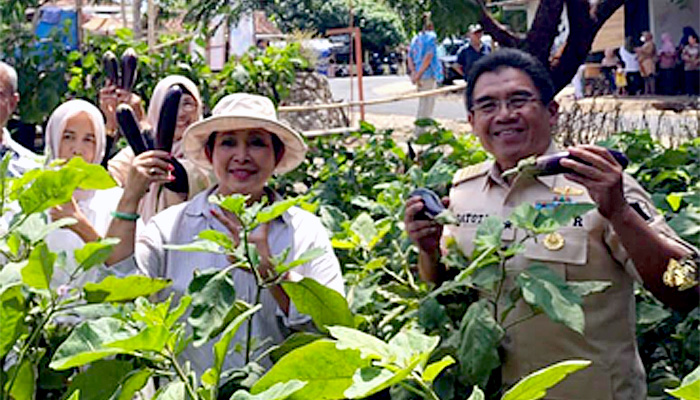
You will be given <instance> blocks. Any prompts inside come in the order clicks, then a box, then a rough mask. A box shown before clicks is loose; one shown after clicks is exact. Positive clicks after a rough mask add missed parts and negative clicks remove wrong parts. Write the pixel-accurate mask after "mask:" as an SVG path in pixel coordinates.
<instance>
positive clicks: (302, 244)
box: [114, 186, 345, 374]
mask: <svg viewBox="0 0 700 400" xmlns="http://www.w3.org/2000/svg"><path fill="white" fill-rule="evenodd" d="M215 190H216V186H215V187H212V188H210V189H208V190H206V191H204V192H201V193H199V194H198V195H197V196H195V197H194V198H193V199H192V200H191V201H189V202H186V203H182V204H179V205H176V206H173V207H170V208H168V209H166V210H164V211H162V212H161V213H159V214H157V215H156V216H155V217H153V218H152V219H151V221H150V222H149V223H148V224H147V225H146V227H145V228H144V229H143V231H142V232H141V234H139V235H138V237H137V239H136V244H135V249H134V254H133V255H132V256H131V257H129V258H127V259H125V260H122V261H121V262H120V263H117V264H116V265H114V268H116V269H118V270H120V271H122V272H123V271H127V270H129V269H132V270H136V269H138V270H139V271H140V272H141V273H144V274H147V275H149V276H152V277H161V278H168V279H171V280H172V286H171V288H170V290H171V291H173V292H175V294H176V297H180V296H181V295H182V294H184V293H185V292H186V291H187V287H188V285H189V283H190V281H191V280H192V277H193V273H194V272H195V271H197V270H200V271H203V270H206V269H209V268H216V269H223V268H226V267H227V266H229V265H230V262H229V261H228V260H227V258H226V257H225V256H223V255H221V254H213V253H203V252H181V251H173V250H167V249H164V248H163V246H164V245H166V244H186V243H191V242H192V241H194V239H195V238H196V237H197V235H198V233H199V232H201V231H203V230H207V229H215V230H217V231H220V232H224V233H227V234H228V233H229V232H228V230H227V229H226V228H225V227H224V226H223V225H222V224H221V223H220V222H219V221H218V220H217V219H216V218H215V217H213V216H212V215H211V212H210V211H211V210H212V209H215V208H216V207H217V206H215V205H212V204H211V203H209V201H208V200H207V198H208V197H209V196H210V195H211V194H212V193H213V192H214V191H215ZM268 243H269V246H270V251H271V253H272V255H279V254H281V253H282V252H283V251H284V250H285V249H287V248H289V249H290V252H289V255H288V260H293V259H295V258H297V257H298V256H299V255H301V254H302V253H304V252H305V251H307V250H310V249H313V248H322V249H324V250H325V253H324V254H323V255H322V256H321V257H318V258H316V259H314V260H312V261H310V262H308V263H306V264H303V265H301V266H299V267H297V268H295V269H294V271H295V272H296V273H297V274H299V275H302V276H304V277H308V278H312V279H314V280H316V281H317V282H319V283H321V284H323V285H325V286H327V287H329V288H331V289H333V290H335V291H337V292H339V293H341V294H343V295H344V294H345V291H344V290H345V289H344V283H343V277H342V273H341V270H340V264H339V262H338V259H337V258H336V256H335V253H334V252H333V248H332V246H331V243H330V240H329V239H328V232H327V231H326V229H325V227H324V226H323V224H321V221H320V220H319V219H318V218H317V217H316V216H314V215H313V214H311V213H309V212H307V211H304V210H302V209H300V208H298V207H292V208H290V209H289V210H288V211H287V212H285V213H284V214H283V215H282V216H281V217H280V218H277V219H276V220H274V221H272V222H270V229H269V234H268ZM232 278H233V281H234V285H235V289H236V298H237V299H241V300H244V301H246V302H247V303H249V304H252V303H253V302H254V301H255V294H256V288H257V285H256V282H255V278H254V276H253V275H252V274H251V273H250V272H247V271H244V270H241V269H235V270H234V271H233V272H232ZM168 295H169V293H162V294H161V296H163V297H167V296H168ZM260 301H261V304H262V306H263V307H262V310H260V311H258V312H257V313H256V314H255V315H254V317H253V325H252V334H253V336H254V337H257V338H258V343H259V341H260V340H264V339H265V338H269V339H271V340H272V344H279V343H281V342H282V341H283V340H284V337H285V336H286V333H287V332H285V331H288V330H295V329H299V328H302V327H304V326H306V325H308V324H309V322H310V318H309V317H308V316H306V315H303V314H301V313H299V312H298V311H297V309H296V307H294V305H293V304H290V309H289V313H288V315H285V314H284V313H283V312H282V310H281V309H280V308H279V306H278V304H277V302H276V301H275V299H274V297H273V296H272V294H271V293H270V292H269V291H267V290H264V291H263V292H262V295H261V300H260ZM246 330H247V326H243V327H242V328H241V329H240V330H239V331H238V333H237V334H236V336H235V338H234V340H233V343H236V342H238V343H241V344H242V343H243V342H244V340H245V337H246ZM212 342H213V341H210V342H209V343H207V344H205V345H203V346H202V347H199V348H195V347H193V346H189V347H188V349H187V350H185V352H184V354H183V358H184V359H186V360H188V361H189V362H190V363H191V364H192V366H193V368H194V370H195V371H197V372H198V373H200V374H201V373H202V372H203V371H204V370H205V369H206V368H207V367H209V366H211V364H212V361H213V356H212V344H213V343H212ZM268 347H269V346H268ZM264 363H265V362H264ZM244 364H245V362H244V357H243V355H242V354H240V353H232V354H230V355H229V356H228V357H227V358H226V362H225V368H233V367H242V366H243V365H244Z"/></svg>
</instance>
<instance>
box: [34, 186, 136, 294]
mask: <svg viewBox="0 0 700 400" xmlns="http://www.w3.org/2000/svg"><path fill="white" fill-rule="evenodd" d="M122 192H123V189H122V188H120V187H114V188H111V189H106V190H95V191H94V194H93V195H92V196H89V197H87V198H85V199H83V200H78V206H79V207H80V209H81V211H82V212H83V214H85V217H86V218H87V220H88V221H89V222H90V223H91V224H92V226H93V228H95V231H96V232H97V233H98V234H99V235H100V236H101V237H104V235H105V234H106V233H107V228H109V223H110V221H111V220H112V215H111V212H112V211H114V210H116V209H117V204H118V203H119V199H120V198H121V196H122ZM46 244H47V245H48V246H49V250H51V251H53V252H54V253H60V252H65V253H66V264H65V268H56V269H54V273H53V278H52V279H51V285H52V286H53V287H58V286H61V285H65V284H67V283H68V279H69V277H70V275H71V273H72V272H73V271H74V270H75V268H76V267H77V265H76V262H75V258H74V257H73V251H74V250H76V249H79V248H82V247H83V246H85V242H83V239H81V238H80V236H78V234H76V233H75V232H73V231H71V230H70V229H68V228H61V229H57V230H55V231H53V232H51V233H49V235H48V236H47V237H46ZM106 275H107V273H106V271H105V270H104V266H95V267H93V268H92V269H90V270H89V271H88V272H87V273H82V274H80V275H79V278H78V279H76V280H75V281H74V282H73V284H72V285H71V286H74V287H82V286H83V285H84V284H85V283H87V282H95V281H98V280H101V279H102V278H104V277H105V276H106Z"/></svg>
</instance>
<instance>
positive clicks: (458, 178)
mask: <svg viewBox="0 0 700 400" xmlns="http://www.w3.org/2000/svg"><path fill="white" fill-rule="evenodd" d="M490 167H491V162H490V161H484V162H480V163H479V164H474V165H470V166H468V167H464V168H462V169H460V170H457V172H455V175H454V178H452V186H457V185H459V184H460V183H462V182H465V181H468V180H470V179H474V178H476V177H479V176H483V175H485V174H486V173H487V172H488V170H489V168H490Z"/></svg>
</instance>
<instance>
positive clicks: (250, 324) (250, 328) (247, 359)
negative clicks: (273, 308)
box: [245, 285, 262, 364]
mask: <svg viewBox="0 0 700 400" xmlns="http://www.w3.org/2000/svg"><path fill="white" fill-rule="evenodd" d="M261 294H262V290H261V287H260V285H258V287H257V289H256V291H255V303H253V306H256V305H257V304H259V303H260V295H261ZM252 340H253V316H252V315H251V316H250V318H248V331H247V332H246V338H245V363H246V364H248V362H250V346H251V345H252V343H251V342H252Z"/></svg>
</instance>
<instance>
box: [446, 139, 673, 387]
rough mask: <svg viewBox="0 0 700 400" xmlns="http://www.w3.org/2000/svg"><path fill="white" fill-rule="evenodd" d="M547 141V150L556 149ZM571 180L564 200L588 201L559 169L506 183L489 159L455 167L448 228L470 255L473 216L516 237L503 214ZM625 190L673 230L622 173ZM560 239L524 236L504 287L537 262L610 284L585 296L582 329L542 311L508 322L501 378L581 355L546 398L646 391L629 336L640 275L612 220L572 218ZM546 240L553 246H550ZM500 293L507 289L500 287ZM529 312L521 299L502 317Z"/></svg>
mask: <svg viewBox="0 0 700 400" xmlns="http://www.w3.org/2000/svg"><path fill="white" fill-rule="evenodd" d="M554 151H556V149H555V148H554V146H550V149H549V150H548V153H551V152H554ZM566 187H569V188H571V189H570V194H569V200H570V201H575V202H589V203H593V200H592V199H591V198H590V197H589V195H588V192H587V191H586V190H585V188H584V187H583V186H581V185H579V184H577V183H575V182H572V181H569V180H567V179H566V178H565V177H564V175H555V176H546V177H537V178H532V177H527V178H524V177H517V178H516V179H515V180H514V182H513V184H512V185H511V186H508V185H506V184H505V182H504V181H503V180H502V179H501V177H500V172H499V171H498V169H497V167H496V166H495V164H493V163H492V162H486V163H482V164H479V165H477V166H471V167H467V168H465V169H463V170H460V171H458V172H457V174H456V175H455V180H454V182H453V188H452V190H451V193H450V207H451V209H452V211H453V212H454V213H455V215H456V216H457V218H458V219H459V220H460V225H459V226H457V227H454V226H453V227H451V228H450V229H448V230H446V235H448V236H453V237H454V239H455V240H456V242H457V244H458V246H459V248H460V249H461V250H462V252H463V253H464V254H465V255H468V256H469V255H471V253H472V251H473V249H474V245H473V239H474V236H475V233H476V228H477V226H478V225H479V223H480V222H481V221H482V220H483V219H485V218H486V217H487V216H492V215H495V216H499V217H501V218H503V219H504V221H505V224H504V228H505V229H504V230H503V240H504V243H512V242H513V241H515V240H520V239H522V238H523V237H524V236H525V234H524V232H523V231H522V230H520V229H516V228H514V227H513V226H512V225H510V223H508V221H507V220H506V218H507V217H508V215H510V213H511V212H512V210H513V209H514V208H515V207H517V206H519V205H521V204H523V203H530V204H533V205H536V204H537V203H541V204H544V203H550V204H551V203H552V201H553V200H555V199H558V200H560V198H561V195H558V194H556V193H555V188H557V190H556V191H560V188H566ZM624 191H625V197H626V198H627V200H628V202H629V203H630V204H634V203H637V206H638V207H639V208H641V209H642V210H643V212H644V213H646V214H647V215H648V218H647V221H648V222H649V223H650V225H651V226H653V227H654V229H655V230H657V231H658V232H660V233H661V234H663V235H666V236H668V237H669V238H674V239H675V238H676V235H675V233H674V232H673V230H672V229H671V228H670V227H668V225H666V223H665V222H664V220H663V217H662V216H660V215H658V214H657V213H656V211H655V208H654V206H653V204H652V203H651V199H650V198H649V196H648V194H647V193H646V192H645V191H644V190H643V189H642V188H641V186H640V185H639V184H638V183H637V182H636V181H635V180H634V179H632V178H631V177H630V176H627V175H625V177H624ZM558 232H559V233H560V234H561V235H562V237H563V238H564V246H563V247H562V248H561V249H558V250H549V249H548V248H547V247H545V246H544V245H543V241H542V238H541V237H540V238H538V241H537V242H534V241H532V240H528V241H527V242H525V243H526V249H525V251H524V253H521V254H519V255H517V256H516V257H514V258H513V259H511V260H510V261H509V263H508V264H507V268H508V270H509V274H508V277H507V279H506V283H505V288H506V289H509V288H513V287H514V279H515V276H516V275H517V273H518V272H520V271H522V270H523V269H525V268H527V267H529V266H531V265H533V264H535V263H537V264H544V265H546V266H548V267H549V268H551V269H552V270H554V271H556V272H557V273H558V274H559V275H560V276H562V277H564V278H565V279H566V280H569V281H585V280H602V281H609V282H610V283H611V284H612V286H611V287H609V288H607V289H606V290H605V291H604V292H602V293H595V294H591V295H588V296H586V297H584V302H583V310H584V314H585V330H584V333H585V334H584V335H583V336H582V335H580V334H579V333H577V332H575V331H573V330H571V329H569V328H567V327H566V326H564V325H563V324H560V323H556V322H553V321H551V320H550V319H549V317H548V316H546V315H544V314H540V315H538V316H536V317H534V318H531V319H529V320H527V321H526V322H523V323H520V324H517V325H515V326H514V327H512V328H509V329H508V330H507V332H506V338H505V339H504V340H503V342H502V343H503V346H504V350H505V353H504V354H505V358H504V364H503V365H502V376H503V383H504V384H505V385H507V386H508V387H509V386H511V385H512V384H514V383H516V382H517V381H518V380H519V379H521V378H523V377H525V376H526V375H528V374H530V373H532V372H534V371H536V370H538V369H541V368H544V367H546V366H548V365H551V364H554V363H556V362H559V361H564V360H570V359H587V360H591V361H592V362H593V363H592V365H591V366H589V367H588V368H586V369H584V370H582V371H579V372H576V373H574V374H572V375H570V376H569V377H567V379H565V380H564V381H563V382H561V383H560V384H559V385H557V386H556V387H555V388H553V389H552V390H550V391H549V392H548V394H547V397H546V398H547V399H562V400H563V399H566V400H574V399H575V400H589V399H590V400H612V399H619V400H629V399H644V398H646V382H645V373H644V368H643V366H642V363H641V360H640V357H639V353H638V351H637V342H636V336H635V323H636V315H635V298H634V287H633V283H634V281H635V280H638V281H639V280H640V277H639V274H638V273H637V271H636V269H635V267H634V265H633V264H632V261H631V259H630V257H629V256H628V254H627V251H626V250H625V249H624V248H623V246H622V244H621V242H620V240H619V238H618V237H617V235H616V234H615V232H614V231H613V229H612V226H611V224H610V223H609V222H608V221H607V220H606V219H605V218H603V217H602V216H601V215H600V214H599V213H598V212H597V211H596V210H592V211H589V212H588V213H586V214H585V215H584V216H582V217H580V218H576V219H575V220H574V221H573V222H572V223H571V224H570V225H569V226H566V227H563V228H561V229H560V230H559V231H558ZM550 247H551V246H550ZM504 293H508V292H507V291H505V292H504ZM530 313H531V310H530V308H529V306H528V305H527V304H526V303H525V302H524V301H522V300H520V301H519V303H518V305H517V307H516V308H515V309H514V310H513V311H512V312H511V313H510V314H509V316H508V319H507V320H506V321H505V324H508V323H509V322H512V321H514V320H516V319H520V318H522V317H525V316H527V315H529V314H530Z"/></svg>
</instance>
